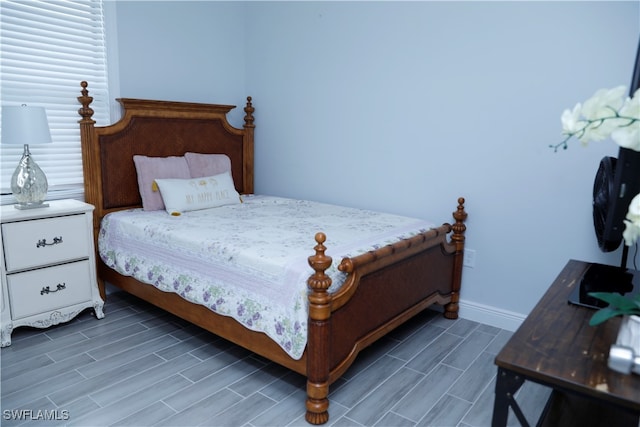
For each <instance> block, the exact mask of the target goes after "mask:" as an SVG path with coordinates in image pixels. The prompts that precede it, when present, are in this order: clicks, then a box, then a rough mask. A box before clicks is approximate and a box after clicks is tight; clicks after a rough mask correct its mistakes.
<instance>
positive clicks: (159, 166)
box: [133, 155, 191, 211]
mask: <svg viewBox="0 0 640 427" xmlns="http://www.w3.org/2000/svg"><path fill="white" fill-rule="evenodd" d="M133 162H134V163H135V165H136V173H137V175H138V189H139V191H140V197H141V198H142V209H144V210H145V211H157V210H161V209H164V203H163V202H162V196H161V195H160V192H158V191H157V188H155V185H154V180H155V179H156V178H191V174H190V173H189V165H188V164H187V161H186V159H185V158H184V157H177V156H171V157H147V156H140V155H135V156H133Z"/></svg>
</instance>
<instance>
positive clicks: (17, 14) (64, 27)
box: [0, 0, 110, 204]
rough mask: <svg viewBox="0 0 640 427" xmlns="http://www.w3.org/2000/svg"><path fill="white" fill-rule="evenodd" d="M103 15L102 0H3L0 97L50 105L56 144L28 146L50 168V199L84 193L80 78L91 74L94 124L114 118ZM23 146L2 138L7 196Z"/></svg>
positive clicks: (0, 186) (0, 183) (1, 175)
mask: <svg viewBox="0 0 640 427" xmlns="http://www.w3.org/2000/svg"><path fill="white" fill-rule="evenodd" d="M103 16H104V15H103V4H102V1H101V0H80V1H72V0H53V1H52V0H47V1H35V0H18V1H14V0H2V1H0V102H1V103H2V105H22V104H26V105H31V106H39V107H45V109H46V112H47V117H48V120H49V127H50V129H51V139H52V140H53V144H45V145H30V146H29V149H30V151H31V154H32V157H33V159H34V160H35V161H36V163H38V165H39V166H40V168H42V170H43V171H44V173H45V174H46V175H47V181H48V183H49V193H48V196H47V199H58V198H65V197H75V198H82V193H83V186H82V182H83V176H82V155H81V149H80V130H79V125H78V120H80V116H79V115H78V109H79V108H80V104H79V103H78V100H77V97H78V96H80V90H81V87H80V82H81V81H82V80H86V81H87V82H89V91H90V95H91V96H93V98H94V100H93V103H92V104H91V106H92V108H93V110H94V111H95V114H94V116H93V119H94V120H95V121H96V124H97V125H106V124H108V123H109V122H110V121H109V95H108V87H107V65H106V46H105V31H104V19H103ZM0 114H1V113H0ZM25 143H29V141H25ZM22 151H23V147H22V146H21V145H8V144H2V141H0V155H1V156H0V157H1V159H0V167H1V170H0V191H1V193H2V196H1V199H0V201H1V203H3V204H4V203H10V202H12V196H11V194H10V193H11V188H10V187H11V175H12V174H13V171H14V170H15V168H16V166H17V165H18V161H19V160H20V158H21V157H22Z"/></svg>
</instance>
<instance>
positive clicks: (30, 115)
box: [1, 104, 52, 209]
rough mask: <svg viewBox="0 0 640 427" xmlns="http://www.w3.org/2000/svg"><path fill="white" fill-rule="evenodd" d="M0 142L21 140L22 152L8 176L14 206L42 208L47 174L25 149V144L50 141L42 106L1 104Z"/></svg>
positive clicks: (7, 142) (9, 142) (26, 146)
mask: <svg viewBox="0 0 640 427" xmlns="http://www.w3.org/2000/svg"><path fill="white" fill-rule="evenodd" d="M1 141H2V144H24V153H23V154H22V159H20V163H18V167H17V168H16V170H15V172H13V175H12V176H11V191H12V192H13V195H14V197H15V198H16V200H17V202H18V203H17V204H15V205H14V206H15V208H16V209H33V208H44V207H47V206H49V205H48V204H47V203H43V202H44V199H45V197H46V196H47V189H48V184H47V177H46V176H45V174H44V172H43V171H42V169H40V167H39V166H38V165H37V164H36V162H35V161H34V160H33V158H32V157H31V153H30V152H29V144H34V145H36V144H48V143H51V142H52V141H51V133H50V131H49V124H48V122H47V113H46V112H45V109H44V107H28V106H26V105H24V104H23V105H22V106H3V107H2V140H1Z"/></svg>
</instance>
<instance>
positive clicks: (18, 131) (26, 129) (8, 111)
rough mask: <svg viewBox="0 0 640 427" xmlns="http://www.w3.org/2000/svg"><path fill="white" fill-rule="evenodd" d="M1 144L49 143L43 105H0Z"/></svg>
mask: <svg viewBox="0 0 640 427" xmlns="http://www.w3.org/2000/svg"><path fill="white" fill-rule="evenodd" d="M1 141H2V143H3V144H31V145H38V144H49V143H51V132H50V131H49V123H48V122H47V113H46V111H45V110H44V107H29V106H26V105H21V106H2V139H1Z"/></svg>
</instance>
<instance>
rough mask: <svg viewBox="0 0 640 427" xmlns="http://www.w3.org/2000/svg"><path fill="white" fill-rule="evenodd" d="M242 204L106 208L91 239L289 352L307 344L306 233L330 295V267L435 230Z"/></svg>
mask: <svg viewBox="0 0 640 427" xmlns="http://www.w3.org/2000/svg"><path fill="white" fill-rule="evenodd" d="M243 200H244V203H241V204H236V205H228V206H221V207H217V208H213V209H205V210H200V211H193V212H186V213H184V214H183V215H181V216H177V217H175V216H171V215H168V214H167V213H166V212H165V211H164V210H163V211H153V212H145V211H142V210H141V209H134V210H127V211H120V212H114V213H111V214H109V215H107V216H105V218H104V219H103V221H102V224H101V230H100V236H99V240H98V247H99V253H100V256H101V258H102V260H103V261H104V262H105V263H106V264H107V265H108V266H109V267H111V268H113V269H115V270H116V271H118V272H119V273H121V274H123V275H127V276H133V277H135V278H136V279H137V280H139V281H141V282H144V283H148V284H151V285H153V286H155V287H157V288H158V289H160V290H162V291H165V292H175V293H177V294H179V295H180V296H182V297H183V298H185V299H187V300H189V301H191V302H194V303H197V304H201V305H204V306H206V307H208V308H209V309H211V310H213V311H215V312H216V313H219V314H221V315H225V316H231V317H233V318H234V319H236V320H237V321H238V322H240V323H241V324H243V325H244V326H245V327H247V328H249V329H252V330H256V331H262V332H264V333H266V334H267V335H268V336H269V337H270V338H271V339H273V340H274V341H275V342H276V343H278V344H279V345H280V346H281V347H282V348H283V349H284V350H285V351H286V352H287V353H288V354H289V355H290V356H291V357H292V358H294V359H299V358H300V357H301V356H302V353H303V352H304V348H305V345H306V341H307V316H308V311H307V292H308V289H307V284H306V282H307V279H308V278H309V276H310V274H312V273H313V270H312V269H311V267H310V266H309V265H308V262H307V258H308V257H309V256H310V255H313V253H314V251H313V247H314V246H315V244H316V243H315V240H314V235H315V233H316V232H318V231H322V232H324V233H325V234H326V235H327V241H326V242H325V245H326V246H327V248H328V249H327V255H330V256H332V257H333V265H332V266H331V268H330V269H329V270H327V274H328V275H329V276H330V277H331V278H332V280H333V284H332V287H331V289H330V290H329V291H330V292H335V291H336V290H337V289H338V288H339V287H340V285H341V284H342V283H343V282H344V278H345V277H344V274H343V273H342V272H340V271H338V269H337V266H338V264H339V263H340V261H341V260H342V258H343V257H345V256H356V255H359V254H361V253H364V252H366V251H369V250H372V249H375V248H378V247H380V246H384V245H386V244H388V243H392V242H395V241H397V240H398V239H400V238H406V237H410V236H413V235H416V234H418V233H419V232H422V231H425V230H428V229H430V228H433V224H432V223H429V222H427V221H423V220H420V219H415V218H407V217H402V216H397V215H391V214H383V213H378V212H372V211H368V210H360V209H353V208H345V207H338V206H333V205H328V204H323V203H318V202H310V201H302V200H292V199H285V198H279V197H271V196H260V195H256V196H245V197H244V198H243Z"/></svg>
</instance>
